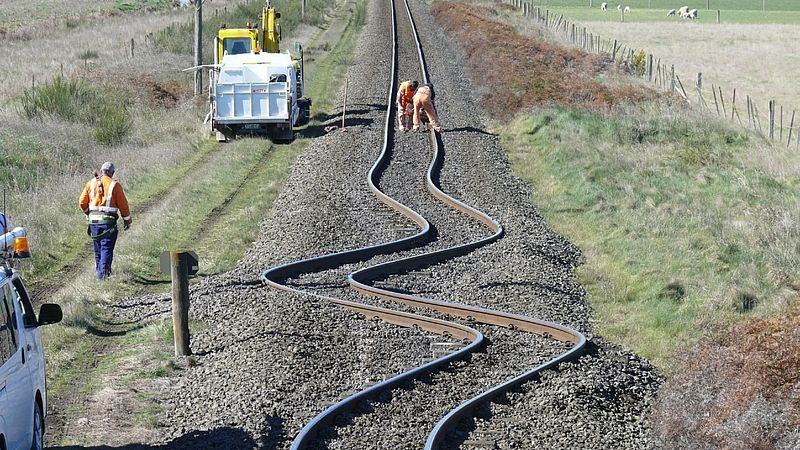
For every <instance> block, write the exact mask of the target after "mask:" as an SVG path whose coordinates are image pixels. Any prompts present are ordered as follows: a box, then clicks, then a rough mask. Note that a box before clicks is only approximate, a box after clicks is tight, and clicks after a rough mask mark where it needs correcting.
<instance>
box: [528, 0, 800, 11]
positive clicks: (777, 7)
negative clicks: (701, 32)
mask: <svg viewBox="0 0 800 450" xmlns="http://www.w3.org/2000/svg"><path fill="white" fill-rule="evenodd" d="M533 3H534V5H535V6H567V7H574V6H585V7H588V6H589V0H539V1H536V2H533ZM591 3H592V5H593V6H594V7H596V8H598V9H599V8H600V4H601V3H603V1H602V0H592V1H591ZM608 4H609V5H613V6H614V8H616V7H617V5H618V4H623V5H627V6H630V7H631V8H639V9H642V8H648V7H651V8H653V9H658V10H661V9H663V10H664V11H667V10H670V9H673V8H675V9H677V8H680V7H681V6H688V7H689V8H696V9H698V10H701V9H706V6H707V5H708V7H709V8H710V9H712V10H717V9H720V10H723V11H729V10H738V11H762V10H763V9H764V8H765V9H766V10H767V11H800V1H797V0H625V1H620V0H616V1H608Z"/></svg>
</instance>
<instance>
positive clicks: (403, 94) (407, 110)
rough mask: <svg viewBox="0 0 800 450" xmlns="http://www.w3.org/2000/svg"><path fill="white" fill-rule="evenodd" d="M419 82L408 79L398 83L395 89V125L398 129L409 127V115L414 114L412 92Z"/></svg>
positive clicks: (415, 89) (403, 129)
mask: <svg viewBox="0 0 800 450" xmlns="http://www.w3.org/2000/svg"><path fill="white" fill-rule="evenodd" d="M418 86H419V82H418V81H417V80H408V81H404V82H402V83H400V89H398V90H397V126H398V128H400V131H406V130H408V129H409V128H411V116H412V115H413V114H414V93H415V92H417V87H418Z"/></svg>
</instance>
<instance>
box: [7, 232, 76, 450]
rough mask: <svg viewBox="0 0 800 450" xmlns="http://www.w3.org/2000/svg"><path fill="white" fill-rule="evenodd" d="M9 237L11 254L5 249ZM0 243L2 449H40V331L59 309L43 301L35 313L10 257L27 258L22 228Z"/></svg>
mask: <svg viewBox="0 0 800 450" xmlns="http://www.w3.org/2000/svg"><path fill="white" fill-rule="evenodd" d="M2 231H4V230H2V229H1V228H0V232H2ZM12 234H13V235H12ZM9 235H12V237H11V238H12V239H13V242H14V243H13V244H12V245H13V247H12V249H11V250H9V249H8V246H7V245H5V244H6V242H8V236H9ZM23 235H24V236H23ZM23 238H24V239H23ZM0 245H2V246H0V251H2V258H0V450H15V449H36V450H39V449H43V448H44V432H45V424H46V417H47V416H46V414H47V390H46V386H45V359H44V349H43V347H42V336H41V329H40V327H42V326H44V325H48V324H52V323H57V322H60V321H61V317H62V313H61V308H60V307H59V306H58V305H55V304H50V303H45V304H42V306H41V308H40V310H39V314H38V315H37V314H36V313H35V311H34V309H33V303H32V302H31V298H30V296H29V294H28V291H27V289H26V288H25V284H24V282H23V280H22V276H21V275H20V274H19V272H17V271H16V270H15V269H13V267H12V264H11V262H12V260H13V259H16V258H19V257H26V254H27V256H30V254H29V253H28V252H27V233H26V232H25V231H24V229H22V228H17V229H15V230H14V231H12V232H11V233H5V234H2V235H0Z"/></svg>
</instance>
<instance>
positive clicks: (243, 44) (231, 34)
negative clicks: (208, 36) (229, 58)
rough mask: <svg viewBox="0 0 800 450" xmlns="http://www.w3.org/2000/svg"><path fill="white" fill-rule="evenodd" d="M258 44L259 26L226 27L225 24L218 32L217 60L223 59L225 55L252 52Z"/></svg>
mask: <svg viewBox="0 0 800 450" xmlns="http://www.w3.org/2000/svg"><path fill="white" fill-rule="evenodd" d="M257 45H258V29H257V28H225V26H224V25H223V27H222V28H220V29H219V32H218V34H217V54H216V55H215V56H216V61H217V62H219V61H222V57H223V56H225V55H241V54H243V53H250V52H252V51H254V50H255V49H256V46H257Z"/></svg>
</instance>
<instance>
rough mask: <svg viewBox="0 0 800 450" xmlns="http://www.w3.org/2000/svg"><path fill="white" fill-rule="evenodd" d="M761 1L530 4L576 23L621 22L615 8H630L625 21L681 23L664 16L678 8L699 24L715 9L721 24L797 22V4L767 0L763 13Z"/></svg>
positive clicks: (554, 0) (564, 0)
mask: <svg viewBox="0 0 800 450" xmlns="http://www.w3.org/2000/svg"><path fill="white" fill-rule="evenodd" d="M761 1H762V0H727V1H722V0H710V2H709V3H710V7H711V9H706V0H682V1H681V0H651V1H650V3H651V4H652V8H648V0H610V1H608V8H609V9H608V11H602V10H601V9H600V5H601V4H602V1H601V0H592V5H593V6H592V7H591V8H590V7H589V1H588V0H544V1H538V2H533V5H534V6H536V7H539V8H543V9H549V10H550V11H551V12H555V13H558V14H564V15H565V16H567V17H569V18H570V19H572V20H578V21H614V22H619V21H621V13H620V12H619V11H618V10H617V5H619V4H621V5H625V6H630V8H631V12H630V13H627V14H625V21H626V22H663V21H675V22H681V21H683V19H681V18H680V17H677V16H672V17H667V14H666V13H667V11H669V10H670V9H678V8H680V7H681V6H689V8H690V9H692V8H696V9H697V11H698V20H697V21H698V22H701V23H716V21H717V10H720V22H721V23H779V24H796V23H800V1H795V0H792V1H789V0H767V1H766V10H762V9H761V8H762V6H761Z"/></svg>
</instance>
